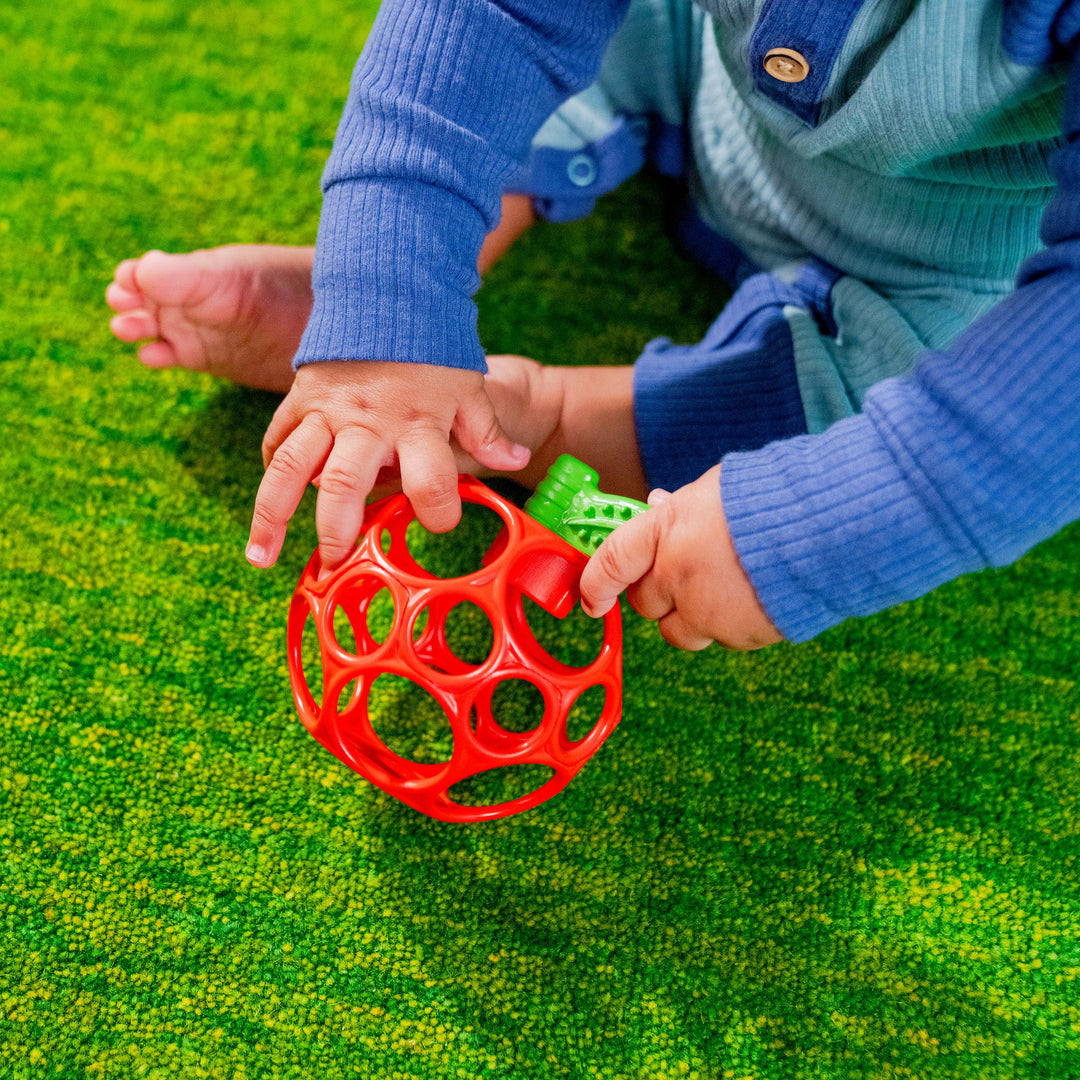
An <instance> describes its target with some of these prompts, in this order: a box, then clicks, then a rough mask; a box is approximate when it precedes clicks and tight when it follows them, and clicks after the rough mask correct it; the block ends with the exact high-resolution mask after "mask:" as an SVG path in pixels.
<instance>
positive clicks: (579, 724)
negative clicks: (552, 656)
mask: <svg viewBox="0 0 1080 1080" xmlns="http://www.w3.org/2000/svg"><path fill="white" fill-rule="evenodd" d="M606 703H607V690H605V689H604V687H602V686H600V685H599V684H596V685H594V686H590V687H589V688H588V689H587V690H584V691H583V692H582V693H580V694H578V696H577V698H576V700H575V701H574V704H573V705H572V706H571V707H570V712H569V713H568V714H567V717H566V738H567V739H568V740H569V741H570V742H572V743H576V742H581V740H582V739H584V738H585V737H586V736H587V735H588V734H589V733H590V732H591V731H592V730H593V728H595V727H596V725H597V723H598V722H599V720H600V717H601V716H602V715H603V712H604V705H605V704H606Z"/></svg>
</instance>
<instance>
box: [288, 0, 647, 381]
mask: <svg viewBox="0 0 1080 1080" xmlns="http://www.w3.org/2000/svg"><path fill="white" fill-rule="evenodd" d="M625 9H626V0H590V2H589V3H587V4H581V5H578V4H566V3H564V2H562V0H499V2H494V0H386V2H385V3H384V4H383V6H382V8H381V9H380V11H379V14H378V17H377V18H376V20H375V25H374V27H373V28H372V31H371V35H370V36H369V38H368V41H367V43H366V45H365V47H364V51H363V54H362V55H361V57H360V60H359V62H358V64H357V66H356V70H355V72H354V75H353V79H352V85H351V87H350V91H349V98H348V101H347V104H346V108H345V112H344V115H343V117H342V120H341V124H340V126H339V128H338V132H337V138H336V140H335V143H334V149H333V152H332V153H331V155H330V159H329V161H328V162H327V165H326V169H325V172H324V174H323V191H324V203H323V213H322V218H321V220H320V224H319V236H318V241H317V244H316V253H315V268H314V273H313V276H312V284H313V288H314V293H315V304H314V309H313V311H312V315H311V319H310V321H309V323H308V326H307V330H306V331H305V333H304V337H303V339H302V341H301V343H300V347H299V350H298V352H297V354H296V358H295V360H294V365H296V366H298V365H300V364H304V363H308V362H310V361H313V360H325V359H358V360H360V359H366V360H405V361H417V362H427V363H435V364H445V365H448V366H453V367H462V368H473V369H479V370H485V369H486V365H485V362H484V355H483V351H482V350H481V348H480V343H479V340H478V339H477V334H476V308H475V304H474V303H473V300H472V294H473V293H474V292H475V291H476V289H477V288H478V286H479V278H478V276H477V271H476V259H477V256H478V254H479V251H480V245H481V243H482V242H483V239H484V236H485V235H486V234H487V232H489V231H490V230H491V229H492V228H493V227H494V225H495V223H496V221H497V220H498V211H499V200H500V196H501V193H502V190H503V188H504V187H505V186H506V185H507V184H508V183H509V182H510V181H511V180H512V178H513V177H514V176H515V175H516V174H517V173H519V172H520V171H521V169H522V168H523V167H524V164H525V161H526V159H527V158H528V155H529V148H530V142H531V139H532V136H533V135H534V133H535V132H536V130H537V128H539V126H540V124H541V123H542V122H543V121H544V120H545V119H546V118H547V117H548V116H549V115H550V114H551V113H552V111H553V110H554V109H555V108H556V107H557V106H558V105H559V104H561V103H562V102H563V101H564V100H566V99H567V98H568V97H570V96H571V95H572V94H574V93H576V92H578V91H579V90H582V89H584V88H585V87H586V86H587V85H588V84H589V82H591V80H592V79H593V78H594V76H595V74H596V69H597V67H598V65H599V62H600V58H601V55H602V53H603V49H604V45H605V43H606V42H607V40H608V39H609V38H610V37H611V35H612V34H613V33H614V31H615V30H616V28H617V27H618V25H619V22H620V20H621V19H622V17H623V15H624V14H625Z"/></svg>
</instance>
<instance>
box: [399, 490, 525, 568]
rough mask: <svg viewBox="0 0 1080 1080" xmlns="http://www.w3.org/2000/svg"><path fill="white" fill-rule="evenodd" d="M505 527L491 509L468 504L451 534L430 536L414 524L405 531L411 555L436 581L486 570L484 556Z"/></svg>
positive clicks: (418, 525) (419, 525)
mask: <svg viewBox="0 0 1080 1080" xmlns="http://www.w3.org/2000/svg"><path fill="white" fill-rule="evenodd" d="M504 524H505V523H504V522H503V519H502V518H501V517H500V516H499V515H498V514H497V513H496V512H495V511H494V510H492V509H491V508H490V507H488V506H481V505H479V504H477V503H468V502H467V503H465V504H464V505H463V506H462V512H461V523H460V524H459V525H458V526H457V527H456V528H454V529H453V530H451V531H450V532H448V533H433V532H428V530H427V529H425V528H424V526H423V525H421V524H420V522H419V521H415V520H414V521H411V522H409V526H408V528H407V529H406V530H405V542H406V545H407V546H408V549H409V555H410V556H411V557H412V558H413V560H414V561H415V562H416V563H417V564H418V565H419V566H420V567H421V568H422V569H424V570H426V571H427V572H428V573H429V574H431V575H432V576H433V577H437V578H457V577H466V576H468V575H469V574H474V573H476V571H477V570H479V569H480V568H481V567H482V566H483V558H484V555H485V554H486V553H487V550H488V548H490V547H491V545H492V544H493V543H494V541H495V537H496V536H498V535H499V533H500V532H501V531H502V529H503V527H504Z"/></svg>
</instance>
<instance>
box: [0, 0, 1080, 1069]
mask: <svg viewBox="0 0 1080 1080" xmlns="http://www.w3.org/2000/svg"><path fill="white" fill-rule="evenodd" d="M374 7H375V5H374V3H372V2H370V0H365V2H362V3H359V4H357V3H346V2H343V0H315V2H314V3H311V4H296V3H283V2H281V0H263V2H258V3H256V2H255V0H250V2H248V3H241V2H236V0H234V2H231V3H227V2H222V3H217V4H213V5H185V4H182V3H180V2H179V0H138V2H137V0H122V2H111V3H110V2H103V0H97V2H95V3H92V4H91V3H89V2H86V0H70V2H68V3H65V4H52V5H43V4H33V5H10V4H9V5H5V6H4V7H3V9H0V45H2V48H3V53H2V55H3V56H4V58H5V63H4V67H5V74H4V77H3V78H2V79H0V250H2V252H3V258H2V259H0V311H2V319H0V327H2V331H0V332H2V334H3V344H2V346H0V415H2V416H3V449H2V450H0V469H2V479H0V485H2V486H0V491H2V492H3V507H2V513H3V517H2V520H0V582H2V584H0V633H2V638H0V673H2V680H3V681H2V685H3V689H4V694H3V704H4V713H3V715H4V722H3V725H2V729H0V731H2V735H0V808H2V809H0V845H2V852H3V863H2V866H3V869H2V872H0V1076H3V1077H17V1078H24V1077H27V1078H28V1077H54V1076H65V1077H84V1076H85V1077H95V1078H97V1077H109V1078H127V1077H154V1078H157V1077H161V1078H164V1077H172V1076H183V1077H252V1078H255V1077H318V1078H327V1080H329V1078H334V1077H344V1076H373V1077H388V1078H389V1077H400V1078H406V1077H409V1078H411V1077H422V1078H435V1077H438V1078H442V1077H455V1078H456V1077H466V1078H471V1077H475V1076H489V1075H490V1076H501V1077H571V1078H577V1077H592V1076H596V1077H610V1078H615V1077H627V1078H629V1077H641V1078H650V1080H651V1078H660V1077H701V1078H705V1077H709V1078H721V1077H722V1078H769V1080H773V1078H776V1080H781V1078H783V1080H790V1078H811V1077H813V1078H823V1080H824V1078H828V1080H833V1078H836V1080H840V1078H849V1077H872V1078H889V1077H911V1078H917V1080H944V1078H946V1077H949V1078H952V1077H957V1078H961V1077H963V1078H968V1077H989V1078H1003V1080H1006V1078H1034V1077H1049V1078H1065V1077H1070V1076H1080V866H1078V854H1080V808H1078V798H1077V792H1078V790H1080V754H1078V748H1080V722H1078V716H1080V696H1078V693H1077V685H1076V672H1077V669H1078V665H1080V634H1078V632H1077V631H1078V628H1080V618H1078V614H1077V613H1078V612H1080V569H1078V565H1077V563H1078V556H1080V531H1078V530H1077V529H1075V528H1074V529H1071V530H1068V531H1066V532H1065V533H1063V534H1062V535H1060V536H1058V537H1056V538H1055V539H1054V540H1052V541H1050V542H1048V543H1047V544H1045V545H1043V546H1042V547H1040V548H1039V549H1038V550H1037V551H1035V552H1033V553H1032V554H1030V555H1029V556H1028V557H1027V558H1025V559H1024V560H1023V561H1022V562H1020V563H1019V564H1018V565H1017V566H1015V567H1012V568H1010V569H1007V570H1004V571H1000V572H994V573H987V574H983V575H979V576H977V577H972V578H969V579H966V580H963V581H960V582H957V583H954V584H952V585H950V586H949V587H947V588H944V589H941V590H940V591H939V592H937V593H936V594H934V595H932V596H930V597H928V598H926V599H925V600H922V601H920V602H918V603H914V604H911V605H908V606H906V607H905V608H903V609H901V610H896V611H892V612H889V613H886V614H884V615H881V616H879V617H877V618H874V619H870V620H866V621H863V622H858V623H851V624H849V625H845V626H842V627H840V628H838V629H836V630H834V631H832V632H831V633H829V634H827V635H825V636H824V637H822V638H821V639H820V640H818V641H816V642H813V643H811V644H809V645H805V646H802V647H799V648H791V647H788V646H780V647H777V648H773V649H769V650H767V651H765V652H763V653H759V654H755V655H729V654H725V653H723V652H720V651H709V652H706V653H705V654H701V655H688V654H680V653H677V652H675V651H674V650H671V649H669V648H668V647H667V646H666V645H664V643H663V642H662V641H661V639H660V638H659V636H658V634H657V633H656V630H655V628H654V627H653V626H652V625H650V624H646V623H644V622H642V621H641V620H639V619H638V618H637V617H636V616H634V615H633V614H632V613H629V614H627V615H626V616H625V620H624V621H625V626H626V703H625V711H624V719H623V722H622V724H621V726H620V727H619V728H618V729H617V730H616V732H615V734H614V735H613V736H612V738H611V739H610V740H609V742H608V743H607V744H606V745H605V746H604V748H603V749H602V751H601V752H600V754H599V755H598V756H597V757H596V758H595V759H594V760H593V762H591V764H590V765H589V766H588V767H587V768H586V769H585V771H584V772H583V773H582V774H581V775H580V776H579V777H578V778H577V780H576V781H575V782H574V783H573V784H572V785H571V786H570V787H569V788H568V789H567V790H566V791H565V792H564V793H563V794H562V795H560V796H559V797H558V798H556V799H555V800H553V801H552V802H550V803H548V804H547V805H546V806H544V807H542V808H541V809H539V810H537V811H534V812H532V813H530V814H528V815H525V816H522V817H518V818H514V819H510V820H507V821H503V822H499V823H495V824H489V825H477V826H467V827H458V826H451V825H445V824H441V823H438V822H435V821H431V820H427V819H424V818H422V817H419V816H418V815H416V814H415V813H413V812H412V811H410V810H408V809H406V808H404V807H402V806H401V805H400V804H398V803H396V802H395V801H394V800H392V799H390V798H389V797H387V796H384V795H383V794H382V793H381V792H379V791H378V790H376V789H374V788H372V787H371V786H369V785H368V784H366V783H364V782H363V781H361V780H359V779H358V778H357V777H356V776H355V775H353V774H352V773H350V772H349V771H348V770H347V769H345V768H344V767H343V766H341V765H340V764H339V763H338V762H337V761H336V760H335V759H334V758H332V757H331V756H330V755H328V754H327V753H325V752H324V751H323V750H322V749H321V748H320V747H319V746H318V745H317V744H316V743H315V742H314V740H312V739H311V738H310V737H309V736H308V735H307V734H306V733H305V731H304V730H303V728H302V727H301V726H300V724H299V723H298V722H297V720H296V719H295V718H294V716H293V713H292V709H291V704H290V695H289V688H288V682H287V676H286V669H285V653H284V625H285V612H286V608H287V604H288V599H289V596H290V595H291V592H292V587H293V584H294V582H295V580H296V578H297V576H298V574H299V571H300V568H301V566H302V565H303V563H304V561H305V560H306V558H307V556H308V554H309V552H310V550H311V548H312V546H313V543H314V534H313V527H312V504H311V502H310V500H308V501H306V502H305V504H304V506H303V507H302V509H301V513H300V514H299V515H298V518H297V521H296V523H295V525H294V528H293V532H292V534H291V536H290V539H289V540H288V542H287V545H286V550H285V553H284V557H283V559H282V562H281V565H280V566H279V567H278V568H277V569H275V570H274V571H272V572H270V573H265V574H263V573H257V572H256V571H254V570H252V569H250V568H248V566H247V565H246V563H245V562H244V560H243V556H242V552H243V545H244V541H245V538H246V533H247V524H248V517H249V514H250V509H251V504H252V499H253V495H254V492H255V488H256V486H257V483H258V480H259V477H260V464H259V440H260V437H261V433H262V429H263V427H264V425H265V424H266V422H267V420H268V419H269V417H270V415H271V413H272V411H273V408H274V399H273V398H272V397H271V396H269V395H263V394H257V393H252V392H247V391H243V390H238V389H235V388H230V387H228V386H225V385H222V384H219V383H216V382H214V381H212V380H210V379H208V378H204V377H200V376H196V375H192V374H188V373H184V372H175V371H174V372H166V373H154V372H148V371H145V370H143V369H142V368H141V367H140V366H139V365H138V364H137V363H136V362H135V361H134V360H133V358H132V355H131V350H130V349H128V348H125V347H121V346H119V345H117V344H116V343H115V342H114V341H113V340H112V339H111V337H110V335H109V334H108V331H107V315H108V312H107V311H106V309H105V306H104V303H103V301H102V292H103V290H104V287H105V285H106V283H107V281H108V280H109V278H110V276H111V272H112V267H113V265H114V264H115V262H116V261H118V260H119V259H121V258H123V257H125V256H128V255H131V254H134V253H138V252H141V251H143V250H145V249H146V248H148V247H162V248H165V249H167V250H184V249H187V248H191V247H193V246H199V245H211V244H215V243H220V242H224V241H230V240H252V241H257V240H258V241H276V242H290V243H291V242H296V243H299V242H310V241H311V239H312V237H313V236H314V232H315V226H316V222H317V217H318V208H319V193H318V185H317V178H318V174H319V170H320V168H321V165H322V163H323V161H324V159H325V156H326V153H327V150H328V148H329V146H330V144H331V140H332V137H333V131H334V126H335V123H336V118H337V116H338V113H339V110H340V107H341V101H342V97H343V94H344V92H345V88H346V85H347V81H348V75H349V72H350V69H351V66H352V63H353V60H354V57H355V54H356V53H357V52H358V50H359V48H360V45H361V43H362V41H363V38H364V35H365V33H366V31H367V28H368V26H369V25H370V19H371V16H372V14H373V10H374ZM30 12H32V14H31V13H30ZM659 210H660V201H659V195H658V193H657V191H656V188H655V186H654V185H653V183H652V182H651V181H649V180H639V181H635V182H633V183H632V184H630V185H629V186H628V187H627V188H626V189H625V190H623V191H621V192H620V193H618V194H617V195H615V196H613V197H611V198H609V199H608V200H606V201H605V203H604V205H603V206H602V208H601V210H600V211H599V212H598V213H597V214H596V215H595V216H594V217H593V218H592V219H590V220H589V221H587V222H582V223H578V224H574V225H570V226H564V227H554V226H549V227H543V228H540V229H538V230H536V231H535V232H534V233H532V234H531V235H530V236H528V237H527V238H526V239H525V240H524V241H523V242H522V244H521V245H520V247H519V248H518V249H516V250H515V252H514V253H513V254H512V255H511V256H510V258H509V259H508V260H507V261H506V262H505V263H503V264H502V265H500V266H499V267H498V268H497V270H496V272H495V273H494V274H493V275H492V276H491V280H490V282H489V283H488V284H487V285H486V286H485V289H484V290H483V293H482V301H481V312H482V333H483V340H484V343H485V345H486V346H487V347H488V348H489V349H491V350H493V351H499V350H505V351H510V350H513V351H518V352H522V353H525V354H529V355H533V356H536V357H538V358H540V359H543V360H547V361H555V362H567V363H581V362H610V363H615V362H627V361H629V360H630V359H632V358H633V357H634V356H635V355H636V352H637V351H638V350H639V349H640V347H641V346H642V344H643V343H644V342H645V341H646V340H648V339H649V338H650V337H652V336H654V335H657V334H667V335H669V336H671V337H673V338H674V339H676V340H693V339H694V338H695V337H696V336H699V335H700V334H701V333H702V331H703V329H704V327H705V326H706V325H707V323H708V321H709V319H710V316H711V315H712V314H713V313H714V312H715V311H716V310H717V309H718V307H719V306H720V305H721V303H722V302H723V298H724V296H723V293H722V291H721V290H720V289H719V288H718V286H717V285H716V284H715V283H713V282H712V281H710V280H709V279H707V278H706V277H704V276H703V275H702V274H700V273H699V272H697V271H695V270H694V269H693V268H691V267H690V266H688V265H687V264H686V263H685V262H683V261H681V260H680V259H678V258H677V257H676V256H674V255H673V254H672V252H671V250H670V248H669V247H668V245H667V243H666V241H665V240H664V237H663V232H662V229H661V228H660V226H659V225H658V223H657V219H658V217H659ZM600 263H602V269H601V270H599V271H598V265H599V264H600ZM480 531H482V527H481V525H480V524H476V523H474V522H473V521H471V520H470V521H469V522H467V523H466V524H465V526H464V527H463V531H462V532H461V533H460V534H458V538H459V540H460V543H461V548H460V550H461V551H465V552H467V551H469V550H471V548H470V545H472V546H473V547H475V546H476V545H477V544H478V543H479V536H480ZM421 546H423V542H421ZM433 547H434V545H433ZM433 557H434V556H433ZM463 632H464V633H465V634H466V637H467V636H468V632H469V631H468V627H466V628H465V631H463ZM592 632H593V631H592V629H591V627H590V625H587V624H585V623H583V622H577V623H575V624H574V630H573V633H572V635H571V640H570V642H569V645H570V646H571V647H574V648H581V649H585V648H587V647H588V646H589V643H590V640H589V634H590V633H592ZM407 698H408V695H407V693H405V694H403V693H402V692H401V688H400V687H398V688H396V689H395V688H393V687H391V688H390V689H389V690H388V692H387V694H386V695H385V699H384V700H381V701H380V718H379V723H380V724H381V725H383V726H384V728H385V730H386V731H387V732H388V733H390V734H389V735H388V737H391V736H392V737H393V738H401V739H406V740H407V739H408V738H410V737H414V741H415V742H416V743H417V746H418V752H422V751H423V748H424V745H425V744H424V740H423V739H422V738H418V737H416V729H414V728H411V727H410V718H411V717H412V716H413V715H414V711H413V710H411V708H410V707H409V703H408V700H407ZM519 704H521V703H519ZM527 706H528V703H527V702H525V703H524V704H521V707H522V708H523V709H527ZM420 730H421V731H422V730H423V729H422V727H421V729H420Z"/></svg>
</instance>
